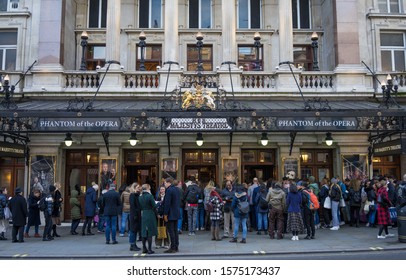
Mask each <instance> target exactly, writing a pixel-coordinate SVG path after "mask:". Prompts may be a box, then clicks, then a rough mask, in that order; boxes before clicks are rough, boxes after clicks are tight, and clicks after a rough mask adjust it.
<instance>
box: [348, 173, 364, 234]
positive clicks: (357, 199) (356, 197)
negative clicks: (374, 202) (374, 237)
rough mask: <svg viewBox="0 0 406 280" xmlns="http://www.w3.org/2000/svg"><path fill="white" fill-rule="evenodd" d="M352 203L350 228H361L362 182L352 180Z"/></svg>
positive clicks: (350, 196) (349, 191)
mask: <svg viewBox="0 0 406 280" xmlns="http://www.w3.org/2000/svg"><path fill="white" fill-rule="evenodd" d="M348 195H349V203H350V226H351V227H352V226H353V225H354V224H355V226H356V227H359V222H360V210H361V181H360V180H358V179H352V180H351V181H350V184H349V189H348Z"/></svg>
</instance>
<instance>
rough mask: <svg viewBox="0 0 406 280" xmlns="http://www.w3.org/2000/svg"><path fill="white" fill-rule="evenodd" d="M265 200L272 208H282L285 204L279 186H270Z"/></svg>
mask: <svg viewBox="0 0 406 280" xmlns="http://www.w3.org/2000/svg"><path fill="white" fill-rule="evenodd" d="M266 201H268V202H269V204H271V206H272V208H276V209H279V210H284V209H285V206H286V195H285V192H284V191H283V190H282V189H281V188H275V187H272V188H270V189H269V191H268V194H267V195H266Z"/></svg>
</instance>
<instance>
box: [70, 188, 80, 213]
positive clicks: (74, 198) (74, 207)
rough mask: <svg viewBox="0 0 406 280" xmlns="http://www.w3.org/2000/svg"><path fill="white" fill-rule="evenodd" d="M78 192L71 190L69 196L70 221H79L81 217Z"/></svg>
mask: <svg viewBox="0 0 406 280" xmlns="http://www.w3.org/2000/svg"><path fill="white" fill-rule="evenodd" d="M78 196H79V192H78V191H77V190H72V191H71V195H70V200H69V204H70V217H71V219H72V220H79V219H80V218H81V217H82V209H81V205H80V201H79V199H78Z"/></svg>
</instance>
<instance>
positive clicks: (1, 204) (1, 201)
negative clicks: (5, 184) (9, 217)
mask: <svg viewBox="0 0 406 280" xmlns="http://www.w3.org/2000/svg"><path fill="white" fill-rule="evenodd" d="M6 206H7V198H6V196H5V195H4V194H0V220H2V219H4V209H5V208H6Z"/></svg>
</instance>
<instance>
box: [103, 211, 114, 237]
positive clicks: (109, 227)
mask: <svg viewBox="0 0 406 280" xmlns="http://www.w3.org/2000/svg"><path fill="white" fill-rule="evenodd" d="M104 219H105V220H106V241H110V231H111V239H112V240H113V241H116V232H117V216H104Z"/></svg>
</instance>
